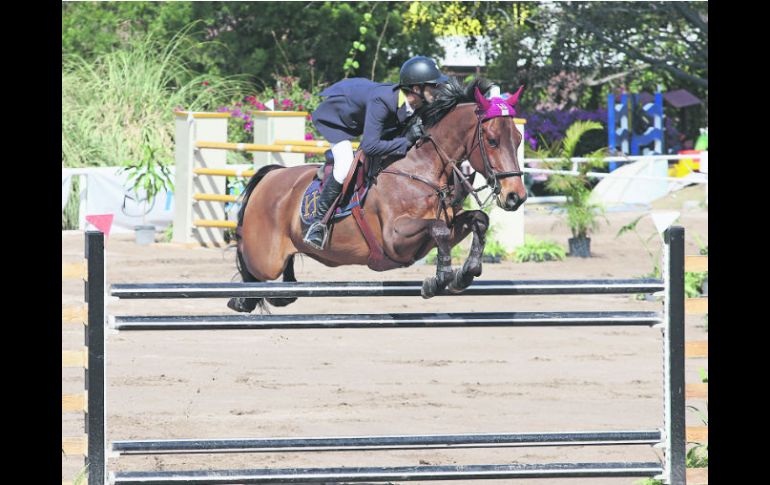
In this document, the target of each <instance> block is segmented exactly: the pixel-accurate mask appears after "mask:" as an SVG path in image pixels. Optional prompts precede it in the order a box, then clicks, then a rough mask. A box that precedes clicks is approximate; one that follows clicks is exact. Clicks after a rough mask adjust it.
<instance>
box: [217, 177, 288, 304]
mask: <svg viewBox="0 0 770 485" xmlns="http://www.w3.org/2000/svg"><path fill="white" fill-rule="evenodd" d="M279 168H284V167H283V166H282V165H265V166H264V167H262V168H260V169H259V170H257V173H255V174H254V175H253V176H252V177H251V179H250V180H249V182H248V183H247V184H246V189H245V190H244V191H243V194H241V197H240V204H241V209H240V210H239V211H238V227H237V228H236V229H235V241H236V243H237V245H238V250H237V254H236V257H235V266H236V267H237V268H238V273H240V275H241V279H242V280H243V281H244V282H246V283H249V282H255V281H259V280H258V279H257V278H256V277H255V276H254V275H252V274H251V273H249V270H248V269H246V262H245V261H244V260H243V253H241V226H243V215H244V214H245V213H246V204H248V203H249V197H250V196H251V193H252V192H253V191H254V187H256V186H257V184H258V183H259V182H260V181H261V180H262V178H264V176H265V175H267V173H268V172H271V171H273V170H276V169H279ZM227 306H228V307H229V308H231V309H233V310H235V311H237V312H243V313H251V312H252V311H254V309H255V308H257V306H259V310H260V313H265V312H268V309H267V303H266V302H265V299H264V298H230V301H228V302H227Z"/></svg>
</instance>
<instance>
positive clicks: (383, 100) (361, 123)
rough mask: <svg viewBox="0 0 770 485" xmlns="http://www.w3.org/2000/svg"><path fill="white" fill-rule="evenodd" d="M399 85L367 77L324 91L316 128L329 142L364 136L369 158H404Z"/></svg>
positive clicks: (316, 113)
mask: <svg viewBox="0 0 770 485" xmlns="http://www.w3.org/2000/svg"><path fill="white" fill-rule="evenodd" d="M399 92H400V91H399V89H398V85H397V84H384V83H376V82H373V81H370V80H368V79H364V78H352V79H343V80H342V81H340V82H338V83H335V84H333V85H331V86H329V87H328V88H326V89H324V90H323V91H321V94H320V96H323V97H325V98H326V99H325V100H324V101H323V102H322V103H321V104H320V105H318V108H317V109H316V110H315V111H313V115H312V116H313V125H315V127H316V128H317V129H318V131H319V133H321V135H323V137H324V138H326V140H327V141H329V142H330V143H339V142H341V141H343V140H352V139H353V138H355V137H357V136H360V135H362V134H363V138H362V139H361V148H362V149H363V151H364V153H366V156H367V157H369V158H382V157H385V156H388V155H399V156H402V157H403V156H405V155H406V151H407V150H408V149H409V142H408V141H407V139H406V138H403V137H400V136H398V135H399V134H400V133H401V131H402V130H403V129H404V127H405V126H406V121H407V119H408V115H407V112H406V98H405V97H404V96H403V95H402V96H401V97H399Z"/></svg>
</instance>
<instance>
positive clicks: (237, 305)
mask: <svg viewBox="0 0 770 485" xmlns="http://www.w3.org/2000/svg"><path fill="white" fill-rule="evenodd" d="M227 308H229V309H231V310H235V311H236V312H241V313H251V312H253V311H254V309H255V308H257V299H256V298H230V300H228V302H227Z"/></svg>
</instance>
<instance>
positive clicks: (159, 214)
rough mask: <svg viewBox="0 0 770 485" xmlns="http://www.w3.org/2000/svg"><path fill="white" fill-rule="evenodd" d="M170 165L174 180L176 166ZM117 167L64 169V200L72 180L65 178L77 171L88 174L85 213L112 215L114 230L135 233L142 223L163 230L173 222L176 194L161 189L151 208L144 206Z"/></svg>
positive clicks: (125, 176)
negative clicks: (69, 181)
mask: <svg viewBox="0 0 770 485" xmlns="http://www.w3.org/2000/svg"><path fill="white" fill-rule="evenodd" d="M169 168H170V170H171V173H172V176H171V179H172V180H173V171H174V167H169ZM118 170H119V168H118V167H96V168H88V169H77V170H69V169H62V200H63V201H66V200H67V197H68V195H69V191H70V190H71V189H70V187H71V183H67V182H66V179H69V180H71V178H72V176H73V175H75V174H85V176H86V177H87V182H86V184H87V185H86V187H87V189H86V190H87V192H86V207H85V215H86V216H88V215H96V214H113V216H114V219H113V223H112V229H111V233H133V232H134V227H135V226H137V225H140V224H143V223H146V224H152V225H154V226H155V227H156V228H157V230H158V231H161V230H163V229H165V228H166V227H167V226H168V225H169V224H171V222H172V221H173V219H174V200H173V199H174V197H173V195H174V194H173V193H172V192H161V193H160V194H158V195H157V196H156V198H155V202H154V204H153V205H152V207H145V204H144V202H143V201H142V200H139V201H137V200H136V199H137V196H136V195H135V194H133V193H132V192H131V191H130V190H129V189H128V188H127V186H128V184H127V179H128V175H127V174H119V173H118ZM65 185H66V187H65ZM65 188H66V190H65ZM140 197H143V194H140ZM63 205H64V202H62V206H63ZM148 209H149V210H148ZM62 210H63V209H62ZM145 212H146V215H144V217H143V214H144V213H145ZM81 229H83V228H81Z"/></svg>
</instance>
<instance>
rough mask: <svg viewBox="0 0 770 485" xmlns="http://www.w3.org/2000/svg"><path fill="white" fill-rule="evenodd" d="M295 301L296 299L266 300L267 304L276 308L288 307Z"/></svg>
mask: <svg viewBox="0 0 770 485" xmlns="http://www.w3.org/2000/svg"><path fill="white" fill-rule="evenodd" d="M295 301H297V299H296V298H268V299H267V302H268V303H270V304H271V305H273V306H276V307H281V306H286V305H290V304H292V303H294V302H295Z"/></svg>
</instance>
